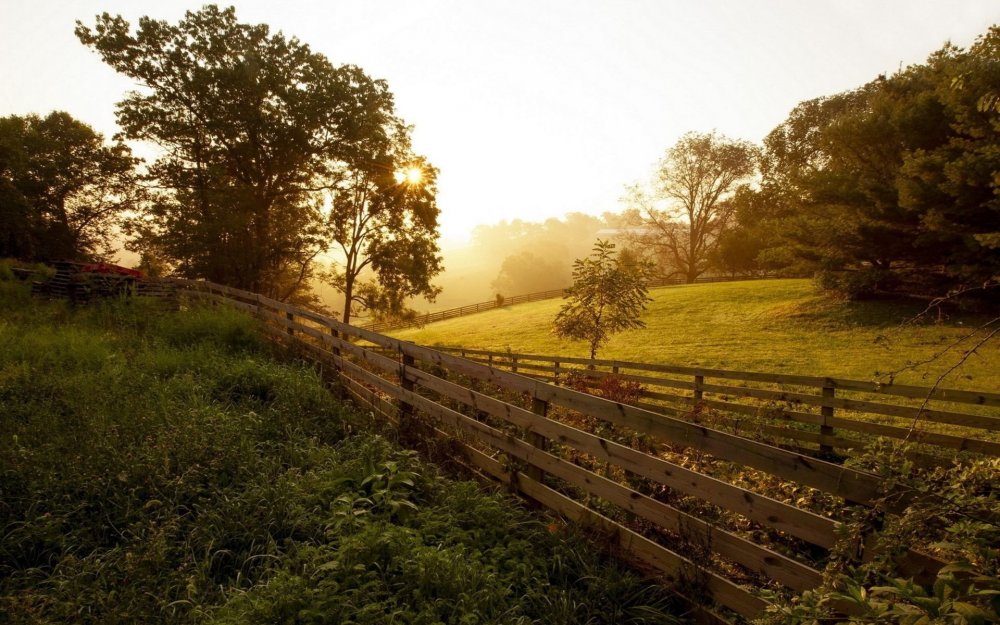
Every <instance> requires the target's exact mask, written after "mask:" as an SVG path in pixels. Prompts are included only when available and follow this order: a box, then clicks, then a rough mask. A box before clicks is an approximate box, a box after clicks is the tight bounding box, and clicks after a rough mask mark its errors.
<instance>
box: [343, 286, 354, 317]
mask: <svg viewBox="0 0 1000 625" xmlns="http://www.w3.org/2000/svg"><path fill="white" fill-rule="evenodd" d="M353 297H354V278H353V277H352V276H351V275H350V274H347V275H346V276H344V317H343V320H344V323H351V299H352V298H353Z"/></svg>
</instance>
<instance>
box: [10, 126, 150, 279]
mask: <svg viewBox="0 0 1000 625" xmlns="http://www.w3.org/2000/svg"><path fill="white" fill-rule="evenodd" d="M136 163H137V160H136V159H135V158H133V157H132V154H131V152H130V150H129V148H128V147H127V146H125V145H124V144H122V143H120V142H117V143H113V144H108V143H106V142H105V141H104V138H103V137H102V136H101V135H100V134H98V133H97V132H95V131H94V129H93V128H91V127H90V126H88V125H87V124H85V123H83V122H81V121H78V120H76V119H74V118H73V117H72V116H70V115H69V114H68V113H62V112H53V113H51V114H49V115H48V116H46V117H44V118H43V117H38V116H37V115H27V116H17V115H12V116H10V117H4V118H0V257H4V256H7V257H16V258H22V259H25V260H42V261H46V260H60V259H62V260H84V259H98V258H103V257H105V256H107V255H108V254H110V253H111V252H112V251H113V243H114V239H115V237H116V235H117V234H118V225H119V223H120V219H121V217H122V214H123V213H125V212H126V211H129V210H133V209H135V207H136V202H137V201H138V198H139V196H140V193H139V187H138V186H137V184H136V173H135V166H136Z"/></svg>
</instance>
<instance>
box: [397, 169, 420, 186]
mask: <svg viewBox="0 0 1000 625" xmlns="http://www.w3.org/2000/svg"><path fill="white" fill-rule="evenodd" d="M423 178H424V172H423V171H421V169H420V168H419V167H407V168H406V169H401V170H399V171H397V172H396V182H406V183H409V184H418V183H419V182H420V181H421V180H423Z"/></svg>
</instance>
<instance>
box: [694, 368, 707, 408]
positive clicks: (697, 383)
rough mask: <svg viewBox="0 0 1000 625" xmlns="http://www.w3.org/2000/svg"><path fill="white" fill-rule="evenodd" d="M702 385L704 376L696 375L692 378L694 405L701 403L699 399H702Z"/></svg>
mask: <svg viewBox="0 0 1000 625" xmlns="http://www.w3.org/2000/svg"><path fill="white" fill-rule="evenodd" d="M703 384H705V376H703V375H696V376H694V403H695V404H699V403H701V397H702V390H701V387H702V385H703Z"/></svg>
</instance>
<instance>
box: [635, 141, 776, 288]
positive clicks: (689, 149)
mask: <svg viewBox="0 0 1000 625" xmlns="http://www.w3.org/2000/svg"><path fill="white" fill-rule="evenodd" d="M756 154H757V151H756V148H754V146H753V145H751V144H750V143H748V142H746V141H736V140H733V139H729V138H727V137H725V136H722V135H717V134H716V133H714V132H712V133H705V134H702V133H695V132H689V133H687V134H685V135H684V136H683V137H681V138H680V140H678V141H677V143H676V144H674V145H673V146H672V147H671V148H669V149H668V150H667V152H666V154H665V155H664V157H663V159H661V160H660V162H659V165H658V166H657V170H656V172H655V180H654V181H653V184H652V185H651V186H650V188H648V189H644V188H642V187H640V186H636V187H634V188H633V189H632V190H631V192H630V195H629V197H628V198H627V201H628V202H629V203H630V204H631V206H630V208H631V209H632V210H631V215H632V221H633V223H632V225H633V226H634V227H633V228H632V229H631V234H630V235H629V237H628V238H629V239H630V240H631V241H632V242H633V243H635V244H637V245H639V246H641V247H643V248H645V249H648V250H650V251H653V252H655V253H656V256H657V257H658V258H659V259H660V262H661V265H662V268H663V269H664V273H665V275H666V276H667V277H671V276H675V275H680V276H683V277H684V279H685V280H687V282H694V281H695V279H697V278H698V276H700V275H701V274H703V273H704V272H705V271H706V270H708V268H709V266H710V261H711V259H712V255H713V252H714V251H715V248H716V246H717V244H718V241H719V237H720V236H721V235H722V234H723V233H724V232H725V231H726V230H727V228H728V226H729V221H730V217H731V213H732V206H731V204H730V203H729V202H728V200H729V198H730V196H731V195H732V193H733V192H734V191H735V190H736V189H737V188H738V187H739V186H740V185H742V184H744V183H745V182H747V181H748V180H749V179H750V177H751V176H753V174H754V173H755V172H756Z"/></svg>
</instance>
